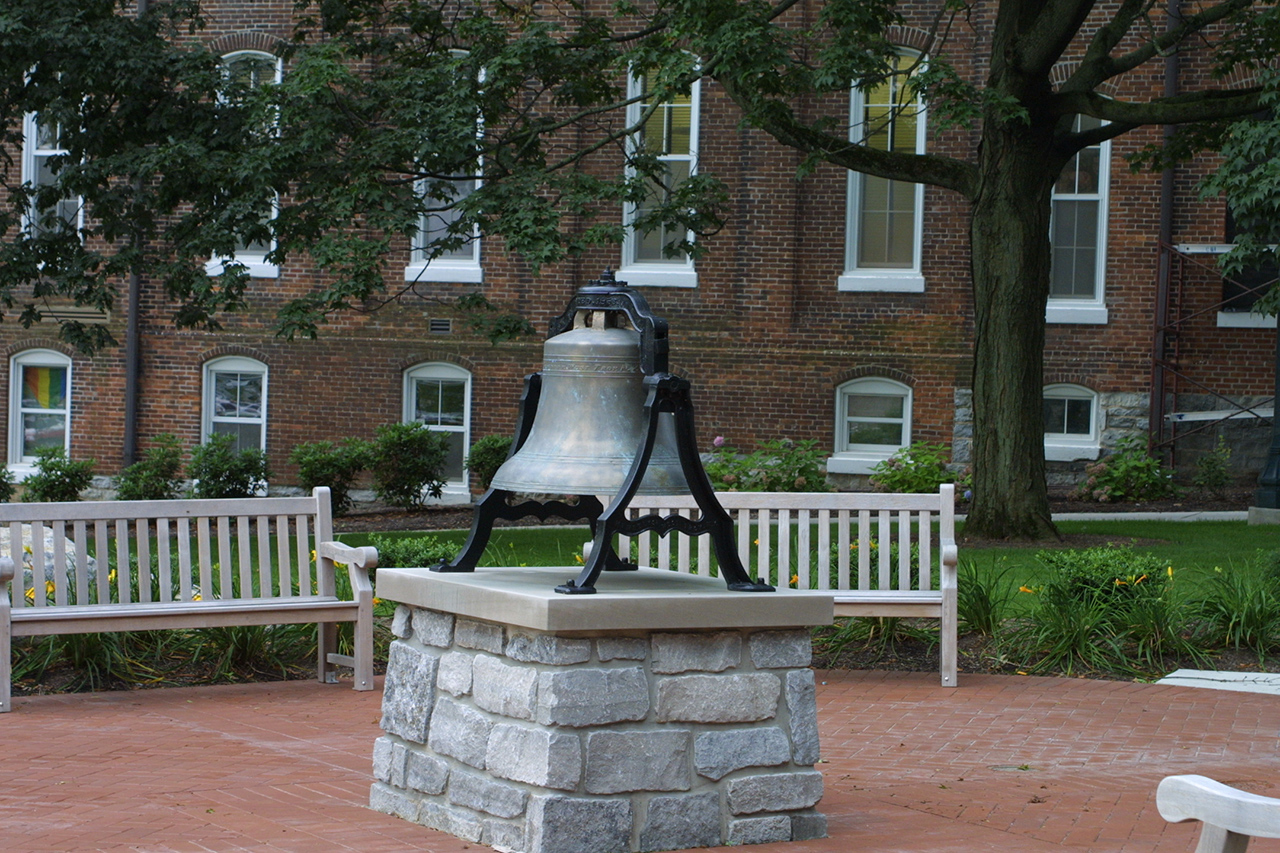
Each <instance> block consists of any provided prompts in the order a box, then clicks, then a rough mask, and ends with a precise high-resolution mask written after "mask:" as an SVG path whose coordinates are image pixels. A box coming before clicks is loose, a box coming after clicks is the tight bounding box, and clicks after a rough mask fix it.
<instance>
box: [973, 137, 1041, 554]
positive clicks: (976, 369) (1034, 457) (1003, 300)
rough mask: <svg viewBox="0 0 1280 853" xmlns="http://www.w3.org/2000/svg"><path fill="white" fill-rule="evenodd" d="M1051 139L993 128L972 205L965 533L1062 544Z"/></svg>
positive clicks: (986, 140)
mask: <svg viewBox="0 0 1280 853" xmlns="http://www.w3.org/2000/svg"><path fill="white" fill-rule="evenodd" d="M1051 143H1052V139H1051V135H1050V134H1048V133H1043V134H1041V133H1036V132H1034V131H1033V130H1031V129H1030V128H1028V127H1026V126H1025V125H1023V126H1019V127H1017V128H1010V127H1008V126H1007V125H1006V126H1005V127H1003V128H1000V127H992V125H991V124H988V125H987V127H986V129H985V131H984V134H983V142H982V150H981V152H980V158H981V162H980V181H981V184H980V188H979V191H978V193H977V194H976V196H975V197H974V199H973V208H972V222H971V225H970V237H971V240H972V253H973V254H972V263H973V290H974V366H973V426H974V430H973V505H972V507H971V509H970V511H969V518H968V521H967V523H966V525H965V532H966V533H968V534H970V535H977V536H983V537H989V538H999V539H1009V538H1014V539H1040V538H1045V537H1050V536H1056V535H1057V531H1056V529H1055V528H1054V526H1053V521H1052V520H1051V518H1050V515H1049V493H1048V489H1047V486H1046V483H1045V466H1044V421H1043V415H1042V407H1043V404H1042V393H1041V388H1042V384H1043V381H1044V314H1045V302H1046V300H1047V298H1048V293H1049V257H1050V252H1049V212H1050V197H1051V192H1052V187H1053V180H1054V178H1055V177H1056V175H1057V173H1058V170H1059V168H1060V167H1061V163H1060V162H1055V158H1054V157H1053V155H1052V154H1051V153H1050V152H1051Z"/></svg>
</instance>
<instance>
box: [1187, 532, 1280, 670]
mask: <svg viewBox="0 0 1280 853" xmlns="http://www.w3.org/2000/svg"><path fill="white" fill-rule="evenodd" d="M1278 556H1280V552H1275V553H1272V554H1271V555H1269V557H1268V558H1267V559H1266V560H1264V561H1263V562H1262V563H1261V564H1254V565H1248V564H1246V565H1243V566H1233V567H1231V568H1229V569H1221V568H1216V569H1214V573H1213V575H1212V576H1211V577H1210V578H1209V583H1208V587H1207V590H1206V594H1205V596H1204V599H1203V601H1201V602H1200V606H1199V613H1200V615H1201V616H1202V617H1203V619H1204V620H1205V628H1206V632H1207V636H1208V638H1209V640H1210V641H1211V642H1216V643H1221V644H1223V645H1225V646H1231V647H1232V648H1237V649H1239V648H1248V649H1252V650H1253V651H1255V652H1256V653H1257V654H1258V655H1259V656H1261V655H1263V654H1265V653H1266V652H1267V651H1269V650H1271V649H1274V648H1276V647H1277V646H1280V571H1277V557H1278Z"/></svg>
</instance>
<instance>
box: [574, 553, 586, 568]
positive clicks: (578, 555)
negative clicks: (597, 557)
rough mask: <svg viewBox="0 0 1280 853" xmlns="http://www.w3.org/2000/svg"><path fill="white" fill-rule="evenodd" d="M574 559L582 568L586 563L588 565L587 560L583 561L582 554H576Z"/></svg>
mask: <svg viewBox="0 0 1280 853" xmlns="http://www.w3.org/2000/svg"><path fill="white" fill-rule="evenodd" d="M573 559H575V560H577V561H578V565H580V566H581V565H583V564H584V563H586V560H584V559H582V555H581V554H574V555H573Z"/></svg>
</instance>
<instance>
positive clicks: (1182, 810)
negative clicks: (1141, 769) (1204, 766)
mask: <svg viewBox="0 0 1280 853" xmlns="http://www.w3.org/2000/svg"><path fill="white" fill-rule="evenodd" d="M1156 807H1157V808H1158V809H1159V810H1160V816H1161V817H1163V818H1164V819H1165V820H1167V821H1169V822H1170V823H1180V822H1182V821H1184V820H1199V821H1203V822H1204V823H1205V825H1206V826H1214V827H1219V828H1221V829H1225V830H1226V831H1227V832H1234V833H1238V834H1240V835H1250V836H1255V837H1257V838H1280V800H1278V799H1275V798H1273V797H1263V796H1261V795H1259V794H1250V793H1248V792H1247V791H1241V790H1239V789H1238V788H1232V787H1230V786H1229V785H1224V784H1222V783H1221V782H1215V781H1214V780H1212V779H1210V778H1209V777H1207V776H1194V775H1188V776H1166V777H1165V778H1164V779H1163V780H1162V781H1161V782H1160V786H1159V787H1158V788H1157V789H1156ZM1241 849H1243V848H1241Z"/></svg>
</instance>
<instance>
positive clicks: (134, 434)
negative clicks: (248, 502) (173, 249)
mask: <svg viewBox="0 0 1280 853" xmlns="http://www.w3.org/2000/svg"><path fill="white" fill-rule="evenodd" d="M147 2H148V0H138V14H137V16H138V17H139V18H141V17H142V16H143V15H144V14H146V12H147ZM141 189H142V186H141V182H140V181H135V182H134V191H135V197H136V194H137V193H139V192H140V191H141ZM133 244H134V245H133V247H134V249H135V251H136V250H138V249H140V248H141V246H140V245H139V242H138V237H137V234H136V233H135V234H134V237H133ZM138 263H139V261H138V260H136V259H135V261H134V265H133V269H132V270H130V272H129V307H128V309H127V311H128V313H127V314H126V320H125V332H124V440H123V443H122V446H121V448H120V456H121V462H122V463H123V467H126V468H127V467H128V466H130V465H132V464H133V463H134V462H136V461H138V458H137V457H138V395H139V390H138V385H139V379H140V374H141V373H142V342H141V340H140V335H141V333H140V331H139V317H140V316H141V306H140V305H139V304H138V303H139V302H140V301H141V298H142V276H141V275H140V274H139V273H138Z"/></svg>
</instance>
